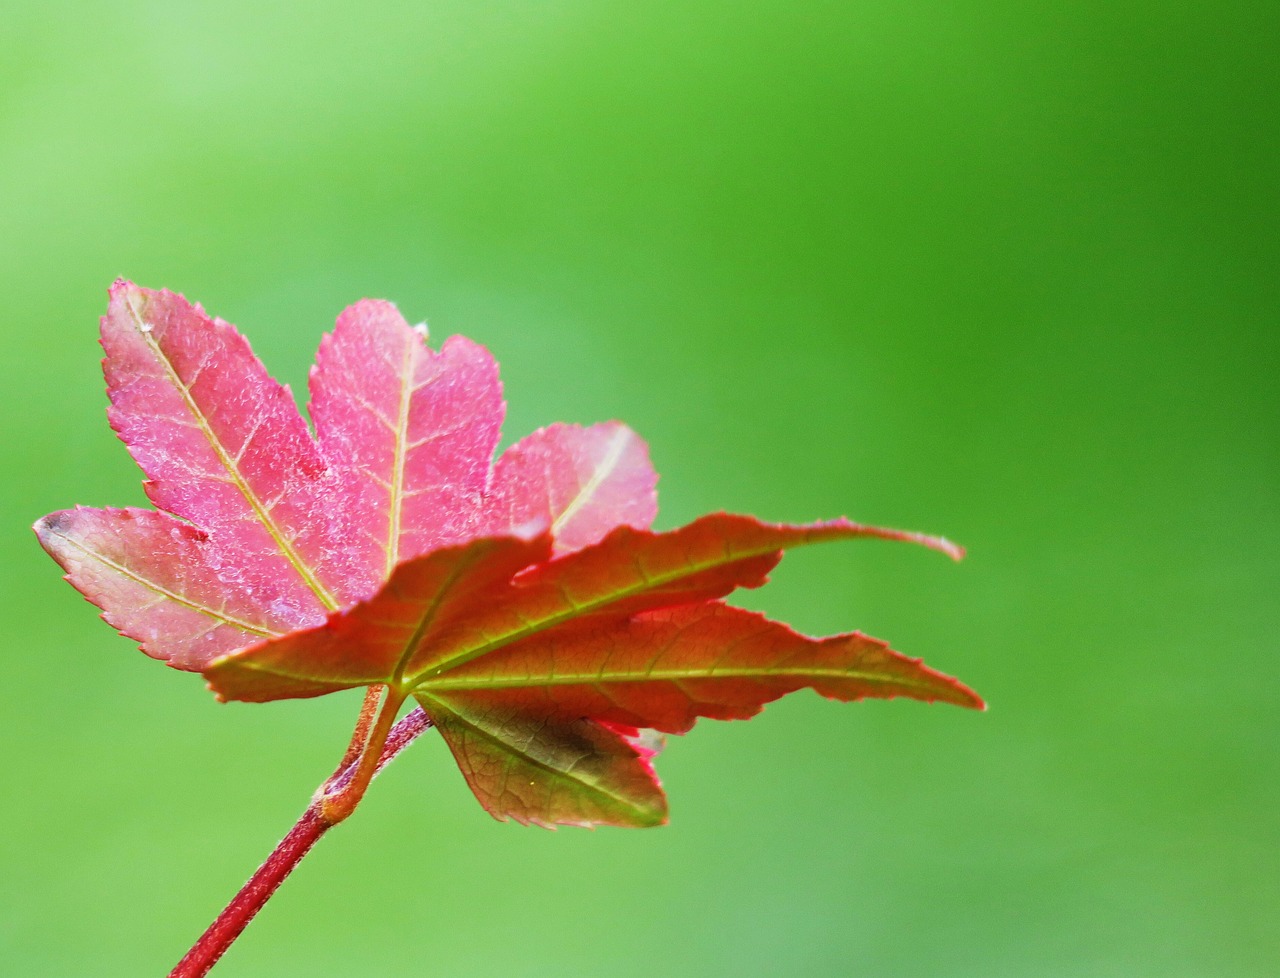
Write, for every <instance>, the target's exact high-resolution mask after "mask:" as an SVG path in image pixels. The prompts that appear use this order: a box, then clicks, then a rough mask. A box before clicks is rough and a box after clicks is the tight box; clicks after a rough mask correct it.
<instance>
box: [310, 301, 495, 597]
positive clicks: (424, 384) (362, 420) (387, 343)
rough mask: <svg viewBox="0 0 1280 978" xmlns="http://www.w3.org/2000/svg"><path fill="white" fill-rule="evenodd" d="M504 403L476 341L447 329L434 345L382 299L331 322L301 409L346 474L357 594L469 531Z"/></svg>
mask: <svg viewBox="0 0 1280 978" xmlns="http://www.w3.org/2000/svg"><path fill="white" fill-rule="evenodd" d="M505 407H506V406H505V404H504V402H503V400H502V386H501V384H500V383H499V382H498V365H497V364H496V363H495V362H494V361H493V358H492V357H491V356H490V355H489V353H488V351H487V350H485V349H484V348H483V347H481V346H477V345H476V344H475V343H472V342H471V341H470V340H468V339H466V338H464V337H460V336H455V337H452V338H450V339H449V340H448V341H446V342H445V344H444V347H443V348H442V349H441V350H440V351H439V352H436V351H433V350H431V349H429V348H428V347H427V345H426V344H425V343H424V342H423V337H422V336H421V335H420V334H419V333H417V332H416V331H415V330H413V329H412V328H411V327H410V326H409V325H408V323H406V322H405V320H404V317H402V316H401V315H400V313H399V312H398V311H397V310H396V307H395V306H393V305H392V304H391V303H389V302H377V301H373V300H368V299H366V300H364V301H362V302H358V303H356V304H355V305H354V306H352V307H350V308H349V309H347V310H346V311H345V312H343V313H342V315H341V316H339V317H338V323H337V326H336V328H335V329H334V331H333V333H332V334H331V335H329V336H326V337H325V338H324V340H323V341H322V342H321V344H320V352H319V354H318V355H317V357H316V366H315V367H314V368H313V369H312V372H311V415H312V418H313V419H314V420H315V425H316V435H317V437H318V439H319V442H320V447H321V449H322V450H323V452H324V455H325V457H326V458H327V459H328V461H329V463H330V464H331V465H333V466H334V467H335V468H336V469H338V470H339V471H340V472H341V473H342V474H343V475H344V476H345V477H346V479H345V483H344V484H345V487H346V491H347V494H348V495H347V499H346V500H345V504H344V505H343V506H342V507H341V511H340V514H339V515H340V516H341V522H342V536H343V537H344V538H346V539H352V540H358V541H361V542H362V543H363V544H365V545H364V546H362V547H361V548H360V550H359V553H360V557H361V558H362V559H361V563H360V571H359V586H358V587H357V588H356V589H355V590H356V592H357V593H360V594H365V593H369V592H371V591H372V590H374V589H376V588H377V587H378V586H379V585H381V583H382V582H383V581H385V580H386V579H387V578H388V577H389V576H390V574H391V571H392V570H393V569H394V568H395V566H396V565H397V564H398V563H400V561H402V560H407V559H410V558H412V557H416V556H418V555H420V554H424V553H428V552H429V551H431V550H434V549H436V548H438V547H442V546H448V545H450V544H456V543H461V542H463V541H466V540H468V539H470V538H471V537H472V536H474V535H475V532H476V530H477V527H478V525H479V523H480V520H481V518H482V512H483V507H484V502H485V493H486V491H487V490H488V488H489V479H490V469H491V464H492V459H493V452H494V449H495V448H496V447H497V444H498V437H499V435H500V432H501V427H502V416H503V413H504V411H505Z"/></svg>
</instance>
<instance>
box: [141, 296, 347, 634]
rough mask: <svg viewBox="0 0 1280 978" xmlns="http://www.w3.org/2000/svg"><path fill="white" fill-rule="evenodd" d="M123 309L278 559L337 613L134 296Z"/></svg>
mask: <svg viewBox="0 0 1280 978" xmlns="http://www.w3.org/2000/svg"><path fill="white" fill-rule="evenodd" d="M125 306H126V307H127V308H128V310H129V314H130V316H132V317H133V321H134V324H135V325H136V326H137V329H138V335H139V336H141V337H142V341H143V343H145V344H146V345H147V346H148V347H149V348H150V349H151V351H152V354H153V355H154V356H155V358H156V360H157V361H158V362H159V363H160V365H161V367H162V368H163V369H164V371H165V373H166V374H167V375H168V377H169V381H170V383H172V384H173V386H174V387H175V388H176V389H177V390H178V392H179V394H180V395H181V397H182V399H183V401H184V402H185V403H186V406H187V410H188V411H190V412H191V416H192V417H193V418H195V421H196V424H197V425H198V426H199V427H200V431H201V432H202V433H203V434H204V436H205V439H206V440H207V441H208V443H209V447H210V448H212V449H213V452H214V454H215V455H216V456H217V457H218V461H219V462H221V463H222V467H223V468H224V469H226V470H227V473H228V474H229V475H230V476H231V481H232V484H233V485H235V487H236V488H237V489H239V490H240V494H241V495H242V496H244V498H245V501H246V502H247V503H248V504H249V508H250V509H251V510H253V514H254V516H255V517H256V518H257V520H258V522H259V523H261V524H262V527H263V529H265V530H266V531H267V533H268V535H269V536H270V537H271V539H272V541H273V542H274V543H275V545H276V548H277V549H278V550H279V551H280V553H281V555H282V556H283V557H284V558H285V559H286V560H287V561H288V562H289V564H290V565H291V566H292V567H293V569H294V570H295V571H297V573H298V575H299V576H300V577H301V578H302V579H303V581H304V582H305V583H306V584H307V586H308V587H309V588H311V590H312V591H313V592H314V593H315V596H316V597H317V598H318V599H319V600H320V603H321V604H323V605H324V606H325V608H326V609H328V610H329V611H336V610H337V609H338V602H337V601H336V600H335V599H334V597H333V595H332V594H330V593H329V591H328V589H327V588H325V586H324V585H323V584H321V583H320V581H319V579H318V578H317V577H316V576H315V574H314V573H313V572H312V570H311V568H310V567H308V566H307V565H306V563H305V562H304V561H303V560H302V558H301V557H300V556H299V555H298V553H297V551H296V550H294V548H293V545H292V544H291V543H290V542H289V541H288V540H287V539H285V537H284V534H283V533H282V532H281V531H280V528H279V527H278V526H277V525H276V523H275V521H274V520H273V519H272V518H271V515H270V513H269V512H268V511H267V509H266V507H265V506H263V504H262V501H261V500H260V499H259V498H258V496H257V493H255V492H254V491H253V489H252V488H250V486H249V484H248V482H246V481H245V478H244V476H243V475H242V474H241V472H240V468H239V465H238V464H237V463H236V461H235V460H234V459H233V458H232V457H231V455H230V454H229V453H228V452H227V450H226V448H225V447H224V446H223V444H222V442H221V441H220V440H219V438H218V436H217V435H216V434H215V433H214V431H213V428H212V427H211V426H210V424H209V421H208V419H207V418H206V417H205V415H204V412H203V411H202V410H201V409H200V406H199V405H198V404H197V403H196V400H195V398H194V397H192V396H191V389H190V388H189V387H188V386H187V385H186V384H185V383H183V381H182V378H181V377H179V376H178V372H177V370H175V369H174V367H173V363H172V362H171V361H170V360H169V358H168V356H167V355H166V354H165V352H164V351H163V350H162V349H161V348H160V344H159V343H158V342H157V341H156V338H155V336H154V335H153V331H154V327H152V326H150V324H148V323H147V322H146V320H145V319H144V318H143V316H142V314H141V313H139V311H138V310H137V309H136V308H135V307H134V304H133V296H128V297H127V300H126V302H125Z"/></svg>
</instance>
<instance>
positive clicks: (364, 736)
mask: <svg viewBox="0 0 1280 978" xmlns="http://www.w3.org/2000/svg"><path fill="white" fill-rule="evenodd" d="M385 688H386V687H384V686H380V685H379V686H370V687H369V688H368V689H366V690H365V693H364V702H362V703H361V704H360V715H359V717H358V718H357V719H356V729H355V730H354V731H353V732H352V734H351V742H350V743H349V744H348V745H347V752H346V753H345V754H343V755H342V760H340V761H339V762H338V766H337V767H336V768H334V771H333V774H331V775H329V779H328V780H327V781H325V783H324V787H323V788H321V789H320V790H321V791H324V790H326V789H328V788H329V786H330V785H332V784H333V783H334V782H335V781H337V780H338V778H339V776H341V774H342V772H344V771H345V770H346V769H347V768H349V767H350V766H351V764H352V763H353V762H354V761H355V760H356V759H357V758H358V757H359V756H360V755H361V753H363V751H364V745H365V742H366V741H367V740H368V739H369V728H370V727H371V726H373V718H374V716H375V715H377V712H378V703H379V702H380V701H381V699H382V691H383V689H385Z"/></svg>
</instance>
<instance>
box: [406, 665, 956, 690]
mask: <svg viewBox="0 0 1280 978" xmlns="http://www.w3.org/2000/svg"><path fill="white" fill-rule="evenodd" d="M785 677H793V678H797V679H848V680H863V681H866V682H874V683H895V684H897V685H901V686H909V687H911V688H913V689H932V688H933V687H932V686H930V685H929V684H927V683H923V682H920V681H919V680H914V681H913V680H909V679H904V678H902V677H899V676H896V675H890V674H888V673H882V672H867V671H862V670H847V669H833V668H829V667H819V668H814V669H807V668H786V669H768V668H745V667H744V668H739V667H734V668H732V669H716V670H715V671H714V672H708V671H707V670H705V669H703V670H699V669H664V670H661V671H654V672H647V673H645V672H619V673H590V674H587V673H584V674H581V675H573V674H570V675H563V676H561V675H557V676H550V677H539V676H533V677H524V678H520V679H516V678H511V679H506V678H504V679H499V680H496V681H495V680H481V679H457V678H455V679H450V678H448V677H447V676H445V677H441V678H440V679H434V680H432V679H429V680H426V681H425V682H423V683H422V684H421V685H420V686H418V687H417V689H426V690H431V691H433V692H434V691H444V690H452V691H459V692H461V691H476V690H481V691H483V690H498V689H545V688H546V687H548V686H594V685H598V684H606V683H608V684H617V685H620V684H623V683H634V684H642V683H650V682H658V683H660V682H682V681H684V680H690V679H698V680H716V679H755V678H769V679H779V678H785ZM415 692H416V690H415Z"/></svg>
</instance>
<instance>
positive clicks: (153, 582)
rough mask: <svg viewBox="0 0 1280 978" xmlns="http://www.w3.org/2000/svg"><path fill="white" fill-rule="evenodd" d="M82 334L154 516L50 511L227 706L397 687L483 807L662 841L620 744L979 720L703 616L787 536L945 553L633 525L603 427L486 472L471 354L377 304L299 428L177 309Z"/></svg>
mask: <svg viewBox="0 0 1280 978" xmlns="http://www.w3.org/2000/svg"><path fill="white" fill-rule="evenodd" d="M102 333H103V346H104V349H105V350H106V353H107V358H106V361H105V373H106V377H107V385H108V392H109V394H110V398H111V402H112V406H111V409H110V416H111V421H112V424H113V426H114V427H115V428H116V430H117V431H118V432H119V433H120V435H121V437H122V438H123V439H124V440H125V442H126V444H127V445H128V446H129V448H130V451H131V452H132V453H133V454H134V457H135V458H136V459H137V460H138V462H139V464H140V465H141V466H142V467H143V469H144V471H145V472H146V473H147V474H148V476H149V479H150V481H149V482H148V483H147V492H148V495H149V496H150V498H151V499H152V500H153V501H154V502H155V504H156V505H157V507H159V509H160V510H161V512H149V511H143V510H136V509H129V510H115V509H103V510H92V509H84V508H77V509H75V510H70V511H65V512H62V513H55V514H52V515H51V516H49V517H46V518H45V519H44V520H41V521H40V522H39V523H38V524H37V527H36V529H37V532H38V533H39V535H40V539H41V541H42V543H43V544H44V545H45V547H46V548H47V549H48V550H49V551H50V553H51V554H53V556H54V557H55V558H56V559H57V560H58V561H59V562H60V563H61V564H62V565H63V567H64V568H65V569H66V571H67V576H68V579H69V580H71V582H72V583H73V584H74V585H75V586H76V587H77V588H79V589H80V590H81V591H82V592H83V593H84V594H85V595H86V597H88V598H89V599H90V600H91V601H93V602H94V603H95V604H97V605H99V606H100V607H101V608H102V609H103V614H104V617H105V618H107V620H108V621H110V622H111V623H112V624H113V625H115V626H116V627H117V628H118V629H119V630H120V631H122V632H123V633H124V634H126V635H129V636H131V637H132V638H134V639H136V640H137V641H138V642H139V643H140V644H141V645H142V648H143V650H144V651H146V652H147V653H148V654H149V655H153V656H156V657H158V658H163V659H167V660H168V661H169V663H170V664H171V665H174V666H176V667H178V668H184V669H193V670H202V671H204V673H205V675H206V677H207V678H208V680H209V682H210V685H211V687H212V688H213V689H214V690H215V691H216V692H217V693H218V694H219V696H220V697H222V698H226V699H241V700H254V701H264V700H272V699H279V698H284V697H300V696H315V695H321V694H324V693H328V692H332V691H334V690H339V689H345V688H349V687H352V686H362V685H381V684H385V685H388V686H389V687H391V688H392V689H393V691H394V692H395V693H396V694H397V695H412V696H414V697H416V698H417V700H418V702H419V703H420V704H421V705H422V707H423V708H424V709H425V710H426V711H427V713H428V714H429V715H430V716H431V718H432V720H433V721H434V722H435V724H436V726H437V727H438V728H439V729H440V731H441V733H442V734H443V736H444V737H445V739H446V741H447V742H448V744H449V746H450V748H451V750H452V751H453V753H454V756H455V757H456V759H457V761H458V764H459V766H460V767H461V769H462V771H463V773H464V775H465V776H466V778H467V780H468V782H469V784H470V785H471V787H472V789H473V790H474V791H475V793H476V795H477V797H478V798H479V799H480V800H481V802H482V804H484V806H485V807H486V808H487V809H488V810H489V811H490V812H491V813H493V814H494V815H495V816H497V817H499V818H515V819H518V820H520V821H524V822H537V823H541V824H548V825H550V824H558V823H561V824H562V823H569V824H586V825H590V824H602V823H603V824H617V825H651V824H657V823H659V822H661V821H663V820H665V817H666V801H665V797H664V796H663V794H662V791H661V789H660V787H659V785H658V782H657V780H656V777H655V776H654V773H653V769H652V765H651V757H652V750H651V749H649V747H648V746H646V744H645V742H644V739H643V737H642V735H641V733H640V731H641V728H652V729H656V730H661V731H665V732H669V733H683V732H685V731H687V730H688V729H689V728H690V727H691V726H692V725H693V723H694V722H695V720H696V719H697V718H698V717H712V718H717V719H738V718H745V717H749V716H752V715H753V714H754V713H756V712H758V711H759V709H760V708H761V706H762V705H763V704H764V703H766V702H768V701H770V700H773V699H776V698H777V697H779V696H782V695H785V694H786V693H789V692H792V691H794V690H797V689H801V688H806V687H807V688H813V689H815V690H816V691H818V692H819V693H820V694H822V695H823V696H828V697H831V698H834V699H840V700H854V699H859V698H862V697H867V696H876V697H893V696H907V697H912V698H915V699H920V700H925V701H933V700H942V701H946V702H951V703H956V704H958V705H962V706H972V707H980V706H981V701H980V700H979V699H978V698H977V697H976V696H975V695H974V694H973V693H972V692H971V691H970V690H968V689H967V688H966V687H964V686H963V685H961V684H960V683H958V682H957V681H955V680H953V679H950V678H949V677H946V676H943V675H941V674H940V673H936V672H934V671H932V670H930V669H928V668H926V667H925V666H923V665H922V664H921V663H920V662H919V661H918V660H914V659H909V658H907V657H905V656H901V655H899V654H898V653H896V652H893V651H892V650H890V649H889V648H888V647H887V646H886V645H885V644H884V643H882V642H879V641H877V640H875V639H871V638H867V637H866V636H862V635H859V634H857V633H851V634H847V635H840V636H835V637H832V638H826V639H811V638H807V637H805V636H802V635H799V634H797V633H795V632H793V631H792V630H791V629H789V628H787V627H786V626H784V625H780V624H778V623H775V622H771V621H768V620H767V619H765V618H763V617H761V616H759V615H755V614H751V613H748V612H745V611H741V610H739V609H735V608H732V607H729V606H727V605H725V604H723V603H722V601H721V600H720V599H721V598H723V597H725V596H727V595H728V594H729V593H730V592H732V591H733V590H734V589H735V588H738V587H757V586H759V585H760V584H762V583H763V582H764V581H765V579H766V575H767V574H768V573H769V572H770V570H772V568H773V567H774V566H775V565H776V564H777V562H778V560H779V559H780V557H781V554H782V551H783V550H785V549H787V548H789V547H793V546H800V545H804V544H808V543H813V542H819V541H822V540H835V539H847V538H857V537H882V538H890V539H902V540H909V541H913V542H917V543H923V544H925V545H928V546H932V547H935V548H936V549H941V550H943V551H945V552H948V553H951V554H952V555H953V556H956V555H958V553H957V551H956V550H955V548H954V547H952V546H951V545H950V544H947V543H946V542H945V541H941V540H937V539H934V538H929V537H922V536H918V535H914V534H906V533H900V532H897V531H887V530H879V529H875V528H871V527H865V526H861V525H858V524H854V523H850V522H848V521H844V520H838V521H832V522H827V523H817V524H812V525H809V526H779V525H770V524H764V523H760V522H758V521H756V520H754V519H752V518H750V517H742V516H730V515H726V514H715V515H712V516H707V517H704V518H702V519H700V520H698V521H695V522H694V523H692V524H689V525H688V526H685V527H682V528H680V529H678V530H673V531H670V532H666V533H655V532H651V531H649V530H648V527H649V525H650V523H651V522H652V520H653V517H654V513H655V509H656V502H655V496H654V485H655V482H656V476H655V475H654V473H653V470H652V467H651V466H650V465H649V462H648V457H647V453H646V451H645V448H644V444H643V442H641V441H640V439H638V438H637V437H636V436H635V435H634V433H632V432H631V431H630V430H629V429H627V428H626V427H625V426H623V425H621V424H618V423H616V422H611V423H607V424H602V425H596V426H593V427H590V428H580V427H576V426H571V425H553V426H551V427H548V428H545V429H543V430H541V431H538V432H535V433H534V434H533V435H531V436H529V437H527V438H526V439H524V440H523V441H521V442H518V443H516V444H515V445H513V446H512V447H511V448H510V449H508V450H507V451H506V452H505V453H504V454H503V455H502V457H501V458H500V459H499V460H498V462H497V464H496V465H494V464H493V461H492V459H493V452H494V449H495V446H496V444H497V441H498V437H499V428H500V425H501V419H502V414H503V409H504V405H503V402H502V397H501V390H500V386H499V382H498V377H497V368H496V365H495V364H494V362H493V360H492V358H491V357H490V356H489V354H488V353H487V352H486V351H485V350H484V349H483V348H481V347H479V346H477V345H475V344H474V343H471V342H470V341H468V340H465V339H462V338H458V337H455V338H453V339H450V340H449V341H448V342H446V343H445V344H444V346H443V347H442V349H441V350H440V351H438V352H436V351H432V350H431V349H430V348H429V347H427V345H426V344H425V343H424V342H423V336H422V335H420V334H419V333H418V331H416V330H414V329H411V328H410V327H409V326H408V325H407V324H406V323H405V322H404V320H403V319H402V318H401V317H400V315H399V313H398V312H396V310H395V308H394V307H393V306H391V305H390V304H388V303H383V302H374V301H369V300H366V301H363V302H361V303H358V304H357V305H355V306H353V307H351V308H350V309H348V310H347V311H346V312H344V313H343V314H342V316H340V317H339V320H338V323H337V326H336V328H335V330H334V332H333V334H332V335H330V336H328V337H326V338H325V340H324V341H323V342H322V344H321V348H320V353H319V356H318V358H317V364H316V367H315V368H313V371H312V375H311V385H310V386H311V396H312V403H311V413H312V417H313V420H314V422H315V427H316V435H315V437H314V438H313V437H312V436H311V434H310V432H309V431H308V430H307V427H306V424H305V422H304V421H303V420H302V418H301V416H300V415H299V414H298V413H297V410H296V408H295V407H294V406H293V403H292V399H291V397H290V395H289V393H288V391H287V389H286V388H284V387H282V386H280V385H279V384H276V383H275V382H274V381H272V380H271V379H270V378H269V377H268V376H267V374H266V372H265V370H264V369H263V368H262V365H261V364H260V363H259V362H258V360H257V359H256V358H255V357H254V356H253V354H252V353H251V352H250V350H249V347H248V345H247V344H246V343H245V341H244V340H243V339H242V338H241V337H240V336H239V334H237V333H236V332H235V330H234V329H233V328H232V327H231V326H229V325H228V324H226V323H223V322H221V321H220V320H216V319H210V318H209V317H207V316H205V315H204V313H203V312H202V310H200V308H199V307H198V306H192V305H190V304H188V303H186V301H185V300H183V299H182V298H181V297H179V296H175V295H173V294H171V293H167V292H151V291H148V290H145V289H140V288H138V287H136V286H133V285H131V284H129V283H123V282H122V283H117V285H116V286H115V287H114V288H113V289H112V296H111V304H110V307H109V310H108V314H107V316H106V317H105V318H104V319H103V330H102Z"/></svg>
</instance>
